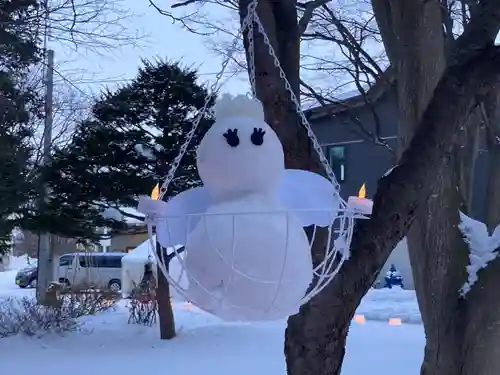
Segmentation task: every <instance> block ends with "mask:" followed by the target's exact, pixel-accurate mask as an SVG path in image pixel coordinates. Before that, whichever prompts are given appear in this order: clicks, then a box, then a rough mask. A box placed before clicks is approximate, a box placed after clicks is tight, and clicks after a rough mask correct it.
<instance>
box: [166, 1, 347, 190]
mask: <svg viewBox="0 0 500 375" xmlns="http://www.w3.org/2000/svg"><path fill="white" fill-rule="evenodd" d="M257 3H258V2H257V0H253V1H251V2H250V4H249V5H248V8H247V14H246V16H245V19H244V20H243V22H242V25H241V28H240V31H239V32H238V35H237V36H236V37H235V38H234V40H233V42H232V45H231V48H230V50H229V52H228V55H227V56H226V58H225V59H224V61H223V62H222V68H221V70H220V71H219V73H217V75H216V79H215V81H214V83H213V84H212V85H211V86H210V89H209V92H208V95H207V97H206V99H205V103H204V105H203V107H202V108H201V110H200V112H199V113H198V116H197V118H196V119H195V121H194V122H193V127H192V128H191V130H190V131H189V132H188V133H187V135H186V140H185V141H184V143H183V144H182V146H181V148H180V150H179V154H178V155H177V156H176V157H175V159H174V161H173V163H172V165H171V167H170V169H169V171H168V173H167V176H166V178H165V181H164V182H163V183H162V185H161V187H160V199H162V198H163V197H164V196H165V194H166V192H167V189H168V187H169V185H170V183H171V182H172V180H173V179H174V176H175V172H176V171H177V169H178V168H179V165H180V163H181V160H182V158H183V157H184V155H185V154H186V152H187V149H188V147H189V144H190V143H191V141H192V139H193V137H194V135H195V133H196V130H197V129H198V126H199V124H200V121H201V119H202V117H203V116H204V115H205V113H206V112H207V111H208V105H209V104H210V101H211V100H212V98H213V96H214V95H215V94H216V93H217V92H218V90H219V83H220V80H221V79H222V77H223V75H224V72H225V71H226V68H227V66H228V65H229V62H230V61H231V58H232V56H233V55H234V53H235V52H236V50H237V46H238V42H239V38H240V36H242V35H244V33H245V31H248V32H247V39H248V70H249V77H250V78H249V79H250V86H251V89H252V93H253V95H254V96H255V79H256V74H255V40H254V23H255V24H257V28H258V31H259V33H260V34H261V35H262V37H263V40H264V44H265V45H266V46H267V48H268V51H269V55H270V56H271V57H272V58H273V60H274V66H275V67H276V68H277V69H278V70H279V74H280V78H281V79H282V80H283V82H284V84H285V89H286V90H287V91H288V93H289V94H290V98H291V100H292V102H293V104H294V106H295V110H296V112H297V114H298V115H299V118H300V120H301V124H302V125H303V126H304V128H305V129H306V132H307V135H308V137H309V139H310V140H311V142H312V145H313V148H314V150H315V151H316V153H317V154H318V157H319V160H320V162H321V164H322V165H323V167H324V169H325V172H326V174H327V176H328V178H329V179H330V181H331V182H332V184H333V185H334V186H335V189H336V190H340V185H339V183H338V182H337V179H336V177H335V173H334V172H333V170H332V168H331V166H330V163H329V162H328V159H327V158H326V156H325V154H324V152H323V149H322V147H321V145H320V144H319V142H318V139H317V138H316V135H315V134H314V132H313V130H312V128H311V125H310V124H309V122H308V121H307V118H306V116H305V115H304V112H303V111H302V107H301V105H300V102H299V100H298V98H297V96H296V95H295V93H294V92H293V89H292V87H291V85H290V82H289V81H288V79H287V77H286V74H285V72H284V71H283V68H282V67H281V63H280V61H279V59H278V57H277V56H276V53H275V51H274V48H273V46H272V44H271V42H270V40H269V37H268V36H267V33H266V31H265V28H264V26H263V25H262V22H261V21H260V18H259V16H258V14H257V12H256V9H257Z"/></svg>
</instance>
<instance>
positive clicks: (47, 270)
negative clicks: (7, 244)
mask: <svg viewBox="0 0 500 375" xmlns="http://www.w3.org/2000/svg"><path fill="white" fill-rule="evenodd" d="M45 78H46V81H45V87H46V91H45V122H44V128H43V156H42V166H45V165H47V164H49V163H50V148H51V147H50V146H51V143H52V120H53V114H52V101H53V98H52V97H53V93H54V51H53V50H50V49H49V50H47V75H46V77H45ZM42 183H43V184H44V186H43V188H42V196H41V199H40V207H41V208H43V207H44V206H45V205H44V202H45V201H46V199H47V198H48V187H47V185H46V182H45V181H42ZM51 237H52V236H51V235H50V233H41V234H40V240H39V242H38V244H39V245H38V276H37V286H36V298H37V301H38V303H39V304H43V305H46V304H47V303H48V301H47V288H48V286H49V283H50V282H51V281H53V280H54V254H53V251H52V244H51Z"/></svg>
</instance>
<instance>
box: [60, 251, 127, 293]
mask: <svg viewBox="0 0 500 375" xmlns="http://www.w3.org/2000/svg"><path fill="white" fill-rule="evenodd" d="M125 255H126V253H70V254H64V255H61V256H60V257H59V264H58V268H57V273H56V275H57V279H58V280H59V282H61V283H65V284H67V285H76V286H78V285H81V286H93V287H95V288H100V289H106V288H107V289H110V290H111V291H112V292H118V291H120V289H121V287H122V283H121V267H122V258H123V257H124V256H125Z"/></svg>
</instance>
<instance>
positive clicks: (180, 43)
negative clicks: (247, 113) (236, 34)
mask: <svg viewBox="0 0 500 375" xmlns="http://www.w3.org/2000/svg"><path fill="white" fill-rule="evenodd" d="M171 3H172V1H162V0H159V1H158V4H164V5H165V8H168V7H169V5H170V4H171ZM123 5H124V6H126V7H129V8H130V11H131V12H133V13H134V14H135V15H136V16H135V17H133V18H132V19H130V20H129V21H127V22H125V25H127V27H129V30H130V32H131V33H133V31H134V30H137V31H138V33H140V34H141V35H146V36H145V37H144V38H143V39H142V40H140V41H139V42H138V44H139V45H140V46H124V47H118V48H115V49H114V50H111V51H100V52H99V53H93V52H91V51H88V50H84V49H79V50H78V51H75V50H74V48H73V47H72V46H70V45H67V44H65V45H61V44H60V43H58V42H56V41H50V42H49V48H52V49H54V50H55V54H56V69H57V72H56V77H55V79H56V84H57V81H58V80H59V81H60V80H61V77H58V75H60V74H62V75H63V76H64V77H66V79H67V80H69V81H71V83H73V84H74V85H75V86H77V87H78V88H79V89H81V90H83V91H84V92H86V93H89V94H90V95H91V94H92V93H97V92H99V91H100V89H101V88H103V87H104V86H111V87H113V86H114V85H116V84H120V83H122V82H124V80H127V79H130V78H133V77H134V76H135V75H136V73H137V68H138V67H139V66H140V64H141V58H146V59H154V58H155V57H161V58H168V59H169V60H174V61H180V62H181V63H182V64H184V65H186V66H192V67H194V68H196V67H197V68H198V70H199V74H200V81H201V82H209V83H211V82H213V81H214V79H215V73H217V72H218V71H219V70H220V69H221V62H222V57H221V56H217V55H216V54H215V53H214V52H211V51H210V49H209V48H208V47H207V46H206V43H207V41H208V39H207V37H204V36H199V35H195V34H192V33H190V32H188V31H186V30H184V29H182V27H181V26H180V25H178V24H172V22H171V20H170V19H169V18H167V17H166V16H163V15H161V14H159V13H158V12H157V11H156V10H155V9H154V8H152V7H150V6H149V2H148V0H125V1H124V2H123ZM228 70H229V71H233V70H234V69H231V68H229V69H228ZM225 78H227V81H226V82H225V84H224V85H223V87H222V88H221V90H222V92H231V93H245V92H247V91H248V87H249V86H248V80H247V77H246V75H245V74H239V75H237V76H234V77H233V78H231V77H230V75H227V76H225ZM67 83H68V82H66V84H67Z"/></svg>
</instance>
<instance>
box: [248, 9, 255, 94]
mask: <svg viewBox="0 0 500 375" xmlns="http://www.w3.org/2000/svg"><path fill="white" fill-rule="evenodd" d="M256 13H257V0H255V1H252V2H251V3H250V4H248V8H247V15H249V14H251V18H249V24H248V32H247V39H248V77H249V80H250V87H251V89H252V95H253V97H254V98H255V97H256V96H257V94H256V91H255V87H256V86H255V79H256V74H255V40H254V37H253V36H254V22H255V18H254V15H255V14H256Z"/></svg>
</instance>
